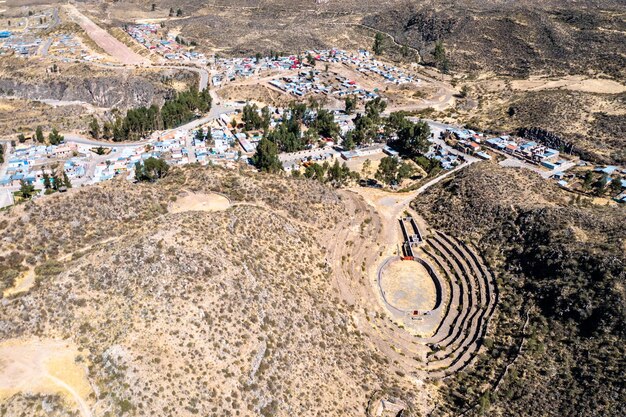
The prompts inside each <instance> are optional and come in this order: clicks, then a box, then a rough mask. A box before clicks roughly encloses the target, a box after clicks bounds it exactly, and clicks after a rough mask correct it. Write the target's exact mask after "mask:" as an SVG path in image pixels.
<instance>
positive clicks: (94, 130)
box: [89, 117, 100, 139]
mask: <svg viewBox="0 0 626 417" xmlns="http://www.w3.org/2000/svg"><path fill="white" fill-rule="evenodd" d="M89 134H90V135H91V137H92V138H94V139H100V124H98V119H96V118H95V117H94V118H93V119H91V122H90V123H89Z"/></svg>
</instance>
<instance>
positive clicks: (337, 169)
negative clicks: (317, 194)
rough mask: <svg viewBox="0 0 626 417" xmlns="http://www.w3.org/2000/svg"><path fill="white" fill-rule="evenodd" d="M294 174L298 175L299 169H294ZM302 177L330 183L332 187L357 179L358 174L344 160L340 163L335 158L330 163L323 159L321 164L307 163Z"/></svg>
mask: <svg viewBox="0 0 626 417" xmlns="http://www.w3.org/2000/svg"><path fill="white" fill-rule="evenodd" d="M294 176H296V177H297V176H300V171H294ZM304 177H305V178H309V179H315V180H318V181H319V182H322V183H328V184H331V185H332V186H333V187H341V186H344V185H345V184H346V183H347V182H348V181H349V180H351V179H352V180H358V179H359V174H358V172H354V171H350V168H348V166H347V165H346V163H345V162H344V163H343V165H342V164H340V163H339V160H337V159H335V162H334V163H333V164H332V165H331V164H329V163H328V161H324V163H323V164H318V163H317V162H314V163H312V164H309V165H307V166H306V168H305V170H304Z"/></svg>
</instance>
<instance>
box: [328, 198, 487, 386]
mask: <svg viewBox="0 0 626 417" xmlns="http://www.w3.org/2000/svg"><path fill="white" fill-rule="evenodd" d="M373 193H374V192H372V191H368V194H365V195H363V197H365V202H361V201H359V200H358V199H355V200H352V201H353V202H355V204H356V205H355V207H354V209H355V212H356V213H359V214H360V215H362V216H363V217H362V219H367V221H366V222H365V223H363V228H362V229H361V230H360V233H359V232H357V231H354V232H353V233H351V231H350V227H349V226H347V225H346V226H345V227H343V228H342V230H344V231H345V237H344V236H343V234H340V235H339V236H335V238H337V237H341V238H340V239H335V240H334V241H335V242H341V241H358V240H359V239H360V241H361V244H360V245H357V246H352V245H349V246H345V247H341V246H340V245H336V246H334V245H333V246H331V249H334V250H336V251H337V253H336V254H335V256H334V257H335V258H337V257H340V258H341V259H342V260H343V261H342V263H343V267H342V268H341V270H339V271H337V275H336V279H337V284H338V287H339V292H340V295H341V296H342V297H343V299H344V300H346V301H347V302H349V303H350V304H352V305H354V306H355V307H357V308H358V311H359V312H360V313H361V314H363V316H361V314H359V316H360V317H363V318H364V320H361V319H358V320H357V322H356V324H357V327H358V329H359V330H360V331H361V332H362V333H364V334H366V335H367V336H368V337H369V339H370V340H371V341H372V342H373V343H374V345H375V346H376V348H377V349H378V350H379V351H380V352H381V353H382V354H384V356H385V357H386V358H387V360H388V361H389V364H390V365H389V368H390V371H391V370H393V371H396V372H401V373H405V374H407V375H411V376H413V377H415V378H416V379H417V380H437V379H444V378H447V377H448V376H450V375H452V374H454V373H456V372H459V371H461V370H463V369H464V368H465V367H467V366H469V365H471V364H472V362H473V360H474V358H475V357H476V356H477V355H478V353H479V352H480V349H481V347H482V346H483V342H484V338H485V336H486V334H487V331H488V325H489V320H490V318H491V317H492V316H493V314H494V312H495V310H496V304H497V301H498V292H497V287H496V281H495V277H494V275H493V273H492V271H491V270H490V269H489V267H488V266H487V262H486V261H485V260H484V259H483V258H482V256H481V255H480V254H479V252H478V251H477V250H476V248H474V247H473V246H472V245H471V244H468V243H466V242H463V241H461V240H460V239H458V238H455V237H453V236H450V235H448V234H446V233H443V232H441V231H439V230H435V229H432V228H429V227H428V225H426V224H425V223H424V221H423V220H422V219H421V218H420V217H419V215H418V214H417V213H415V212H414V211H413V210H411V209H410V208H408V204H406V202H407V201H410V199H411V196H409V197H400V196H399V197H390V196H389V195H388V194H385V193H382V192H381V193H377V194H373ZM346 201H350V200H348V199H346ZM409 212H410V213H411V214H410V215H411V216H413V218H414V219H416V221H412V222H407V223H406V224H414V225H415V230H407V226H402V224H403V219H406V216H407V215H408V213H409ZM402 213H404V214H402ZM357 220H358V218H357ZM399 220H400V222H399V223H400V227H398V221H399ZM353 221H354V220H353ZM365 224H367V227H365ZM417 225H419V229H418V227H417ZM357 271H359V272H357ZM407 274H413V275H414V279H413V280H414V281H415V282H412V281H411V277H410V276H409V277H407ZM412 302H414V304H411V303H412Z"/></svg>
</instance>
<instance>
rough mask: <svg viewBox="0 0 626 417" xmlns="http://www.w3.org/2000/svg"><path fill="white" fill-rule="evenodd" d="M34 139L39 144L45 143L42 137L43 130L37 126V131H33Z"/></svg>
mask: <svg viewBox="0 0 626 417" xmlns="http://www.w3.org/2000/svg"><path fill="white" fill-rule="evenodd" d="M35 139H36V140H37V142H39V143H43V142H44V141H45V138H44V136H43V129H42V128H41V126H37V129H36V130H35Z"/></svg>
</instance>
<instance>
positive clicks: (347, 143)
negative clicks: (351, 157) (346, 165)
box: [341, 131, 356, 151]
mask: <svg viewBox="0 0 626 417" xmlns="http://www.w3.org/2000/svg"><path fill="white" fill-rule="evenodd" d="M341 146H342V147H343V148H344V149H346V150H348V151H351V150H352V149H354V148H355V147H356V143H354V132H353V131H350V132H348V133H346V138H345V139H344V140H343V142H341Z"/></svg>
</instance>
